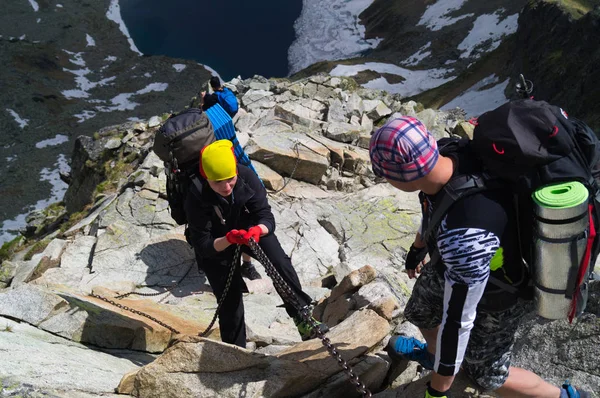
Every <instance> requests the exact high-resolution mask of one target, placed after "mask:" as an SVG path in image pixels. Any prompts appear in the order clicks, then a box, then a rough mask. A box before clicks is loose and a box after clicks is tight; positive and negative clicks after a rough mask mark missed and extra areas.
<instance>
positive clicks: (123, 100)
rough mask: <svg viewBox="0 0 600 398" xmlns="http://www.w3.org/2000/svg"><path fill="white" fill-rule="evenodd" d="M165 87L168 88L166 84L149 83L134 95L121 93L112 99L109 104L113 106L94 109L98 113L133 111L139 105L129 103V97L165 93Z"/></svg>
mask: <svg viewBox="0 0 600 398" xmlns="http://www.w3.org/2000/svg"><path fill="white" fill-rule="evenodd" d="M167 87H169V85H168V84H167V83H151V84H149V85H148V86H146V87H144V88H143V89H141V90H138V91H136V92H135V93H122V94H119V95H117V96H116V97H114V98H112V99H111V100H110V102H111V103H112V104H113V106H99V107H97V108H96V109H98V110H99V111H100V112H112V111H126V110H133V109H135V107H136V106H138V105H139V104H138V103H137V102H133V101H131V100H130V98H131V97H133V96H134V95H142V94H147V93H150V92H152V91H165V90H166V89H167Z"/></svg>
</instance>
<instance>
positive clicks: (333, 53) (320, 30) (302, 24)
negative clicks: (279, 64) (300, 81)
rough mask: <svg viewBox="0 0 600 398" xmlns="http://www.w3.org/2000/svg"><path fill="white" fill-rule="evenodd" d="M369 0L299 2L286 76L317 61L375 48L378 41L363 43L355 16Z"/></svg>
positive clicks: (353, 55) (346, 56)
mask: <svg viewBox="0 0 600 398" xmlns="http://www.w3.org/2000/svg"><path fill="white" fill-rule="evenodd" d="M371 3H373V0H329V1H322V0H303V4H302V12H301V13H300V16H299V17H298V19H297V20H296V22H294V30H295V31H296V40H294V42H293V43H292V45H291V46H290V48H289V49H288V63H289V66H290V73H294V72H297V71H299V70H301V69H303V68H305V67H307V66H309V65H311V64H314V63H315V62H318V61H324V60H327V61H333V60H336V59H342V58H353V57H356V56H359V55H360V54H361V53H362V52H364V51H366V50H370V49H372V48H375V47H377V45H379V43H380V42H381V40H382V39H368V40H367V39H365V38H364V36H365V27H364V26H363V25H361V24H360V23H359V19H358V15H359V14H360V13H361V12H363V11H364V10H365V9H366V8H367V7H369V6H370V5H371Z"/></svg>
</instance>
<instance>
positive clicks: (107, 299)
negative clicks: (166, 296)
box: [90, 293, 179, 334]
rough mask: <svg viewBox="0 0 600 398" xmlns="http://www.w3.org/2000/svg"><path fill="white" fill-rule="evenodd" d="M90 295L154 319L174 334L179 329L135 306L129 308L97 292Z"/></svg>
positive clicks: (177, 332)
mask: <svg viewBox="0 0 600 398" xmlns="http://www.w3.org/2000/svg"><path fill="white" fill-rule="evenodd" d="M90 296H92V297H95V298H97V299H100V300H102V301H106V302H107V303H109V304H112V305H114V306H115V307H118V308H121V309H123V310H125V311H129V312H132V313H134V314H136V315H141V316H143V317H146V318H148V319H150V320H151V321H154V322H156V323H158V324H159V325H160V326H162V327H164V328H166V329H169V330H170V331H171V332H173V333H175V334H179V331H178V330H177V329H175V328H173V327H171V326H169V325H167V324H166V323H164V322H162V321H159V320H158V319H156V318H155V317H153V316H152V315H148V314H146V313H144V312H142V311H138V310H136V309H135V308H130V307H128V306H126V305H123V304H119V303H117V302H116V301H113V300H111V299H109V298H106V297H103V296H100V295H98V294H94V293H90Z"/></svg>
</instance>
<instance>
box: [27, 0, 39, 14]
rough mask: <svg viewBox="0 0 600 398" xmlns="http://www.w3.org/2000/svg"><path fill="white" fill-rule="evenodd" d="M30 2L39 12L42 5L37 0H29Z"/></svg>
mask: <svg viewBox="0 0 600 398" xmlns="http://www.w3.org/2000/svg"><path fill="white" fill-rule="evenodd" d="M29 4H31V7H33V11H35V12H38V11H39V10H40V5H39V4H38V3H37V1H35V0H29Z"/></svg>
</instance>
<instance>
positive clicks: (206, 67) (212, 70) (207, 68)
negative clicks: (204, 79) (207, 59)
mask: <svg viewBox="0 0 600 398" xmlns="http://www.w3.org/2000/svg"><path fill="white" fill-rule="evenodd" d="M198 65H200V66H202V67H204V69H206V70H207V71H209V72H210V74H211V75H213V76H217V77H218V78H219V79H221V76H220V75H219V73H218V72H217V71H216V70H214V69H213V68H211V67H210V66H208V65H205V64H198ZM221 80H223V79H221Z"/></svg>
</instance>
